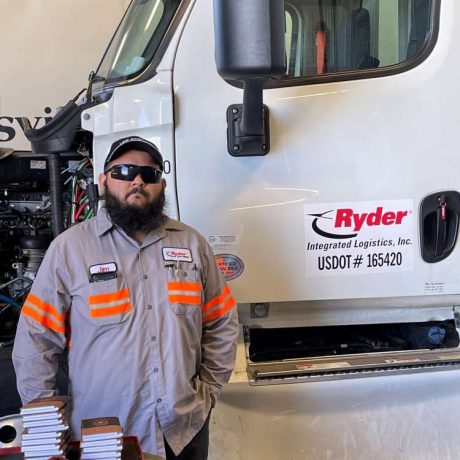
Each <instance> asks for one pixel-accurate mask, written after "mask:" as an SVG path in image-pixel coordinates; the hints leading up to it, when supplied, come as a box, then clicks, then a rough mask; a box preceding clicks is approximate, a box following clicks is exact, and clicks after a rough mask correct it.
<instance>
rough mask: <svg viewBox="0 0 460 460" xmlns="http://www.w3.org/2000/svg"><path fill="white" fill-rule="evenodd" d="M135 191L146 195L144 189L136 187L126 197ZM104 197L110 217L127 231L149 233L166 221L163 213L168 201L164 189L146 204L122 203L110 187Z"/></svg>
mask: <svg viewBox="0 0 460 460" xmlns="http://www.w3.org/2000/svg"><path fill="white" fill-rule="evenodd" d="M134 193H139V194H141V195H144V196H146V193H145V192H144V190H142V189H141V188H136V189H133V190H131V192H130V193H128V195H127V196H126V198H128V197H129V196H130V195H132V194H134ZM104 199H105V207H106V209H107V212H108V213H109V216H110V219H111V220H112V222H113V223H114V224H115V225H118V226H119V227H121V228H122V229H123V230H124V231H125V232H126V233H130V232H133V231H142V232H146V233H148V232H150V231H152V230H156V229H157V228H159V227H161V226H162V225H163V224H164V223H165V221H166V216H165V214H164V213H163V211H164V208H165V203H166V198H165V192H164V190H162V191H161V192H160V194H159V195H158V196H157V197H156V198H155V199H154V200H153V201H152V202H150V203H147V204H146V205H144V206H133V205H131V204H129V203H122V202H121V201H120V200H119V199H118V198H117V197H116V196H115V195H113V194H112V193H111V192H110V190H109V189H108V187H106V189H105V194H104Z"/></svg>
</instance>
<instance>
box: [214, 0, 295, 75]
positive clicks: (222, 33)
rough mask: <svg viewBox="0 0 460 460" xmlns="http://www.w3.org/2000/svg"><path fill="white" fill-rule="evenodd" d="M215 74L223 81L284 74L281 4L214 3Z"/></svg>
mask: <svg viewBox="0 0 460 460" xmlns="http://www.w3.org/2000/svg"><path fill="white" fill-rule="evenodd" d="M214 34H215V40H216V44H215V53H216V65H217V72H218V73H219V75H220V76H221V77H222V78H223V79H225V80H240V81H244V80H247V79H250V78H264V79H269V78H277V77H281V76H283V75H284V74H285V73H286V53H285V45H284V34H285V13H284V0H214Z"/></svg>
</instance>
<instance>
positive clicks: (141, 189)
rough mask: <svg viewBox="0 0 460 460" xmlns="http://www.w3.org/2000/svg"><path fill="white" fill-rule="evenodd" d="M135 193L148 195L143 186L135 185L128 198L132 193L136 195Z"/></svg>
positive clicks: (127, 195)
mask: <svg viewBox="0 0 460 460" xmlns="http://www.w3.org/2000/svg"><path fill="white" fill-rule="evenodd" d="M135 194H138V195H143V196H147V193H145V190H144V189H143V188H140V187H134V188H133V189H132V190H131V191H130V192H128V193H127V194H126V198H128V197H130V196H131V195H135Z"/></svg>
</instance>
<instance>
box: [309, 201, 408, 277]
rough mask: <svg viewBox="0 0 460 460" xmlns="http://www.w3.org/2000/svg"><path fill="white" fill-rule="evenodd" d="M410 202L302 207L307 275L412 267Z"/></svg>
mask: <svg viewBox="0 0 460 460" xmlns="http://www.w3.org/2000/svg"><path fill="white" fill-rule="evenodd" d="M413 208H414V206H413V202H412V200H391V201H390V200H383V201H365V202H356V203H327V204H311V205H305V206H304V222H305V256H306V274H307V277H317V276H331V275H332V276H341V275H352V274H363V273H382V272H396V271H408V270H413V267H414V247H415V246H414V242H415V233H414V228H415V227H414V212H413Z"/></svg>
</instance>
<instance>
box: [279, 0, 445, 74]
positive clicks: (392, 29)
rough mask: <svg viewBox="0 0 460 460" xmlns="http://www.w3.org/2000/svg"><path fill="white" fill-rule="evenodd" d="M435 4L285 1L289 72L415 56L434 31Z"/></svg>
mask: <svg viewBox="0 0 460 460" xmlns="http://www.w3.org/2000/svg"><path fill="white" fill-rule="evenodd" d="M435 3H436V1H435V0H288V1H286V54H287V64H288V66H287V74H288V77H309V76H318V75H323V74H333V73H341V72H355V73H356V71H364V73H366V71H367V72H368V71H369V69H377V70H378V69H384V68H388V67H390V66H395V65H396V64H401V63H404V62H405V61H407V60H410V59H413V58H415V57H417V56H418V55H419V54H420V53H422V51H423V50H425V49H426V48H427V45H428V44H430V42H431V40H432V37H433V36H434V34H433V28H434V24H433V23H434V21H433V16H434V14H433V13H434V6H435ZM433 40H434V39H433ZM387 70H388V69H387ZM345 78H346V77H345Z"/></svg>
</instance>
